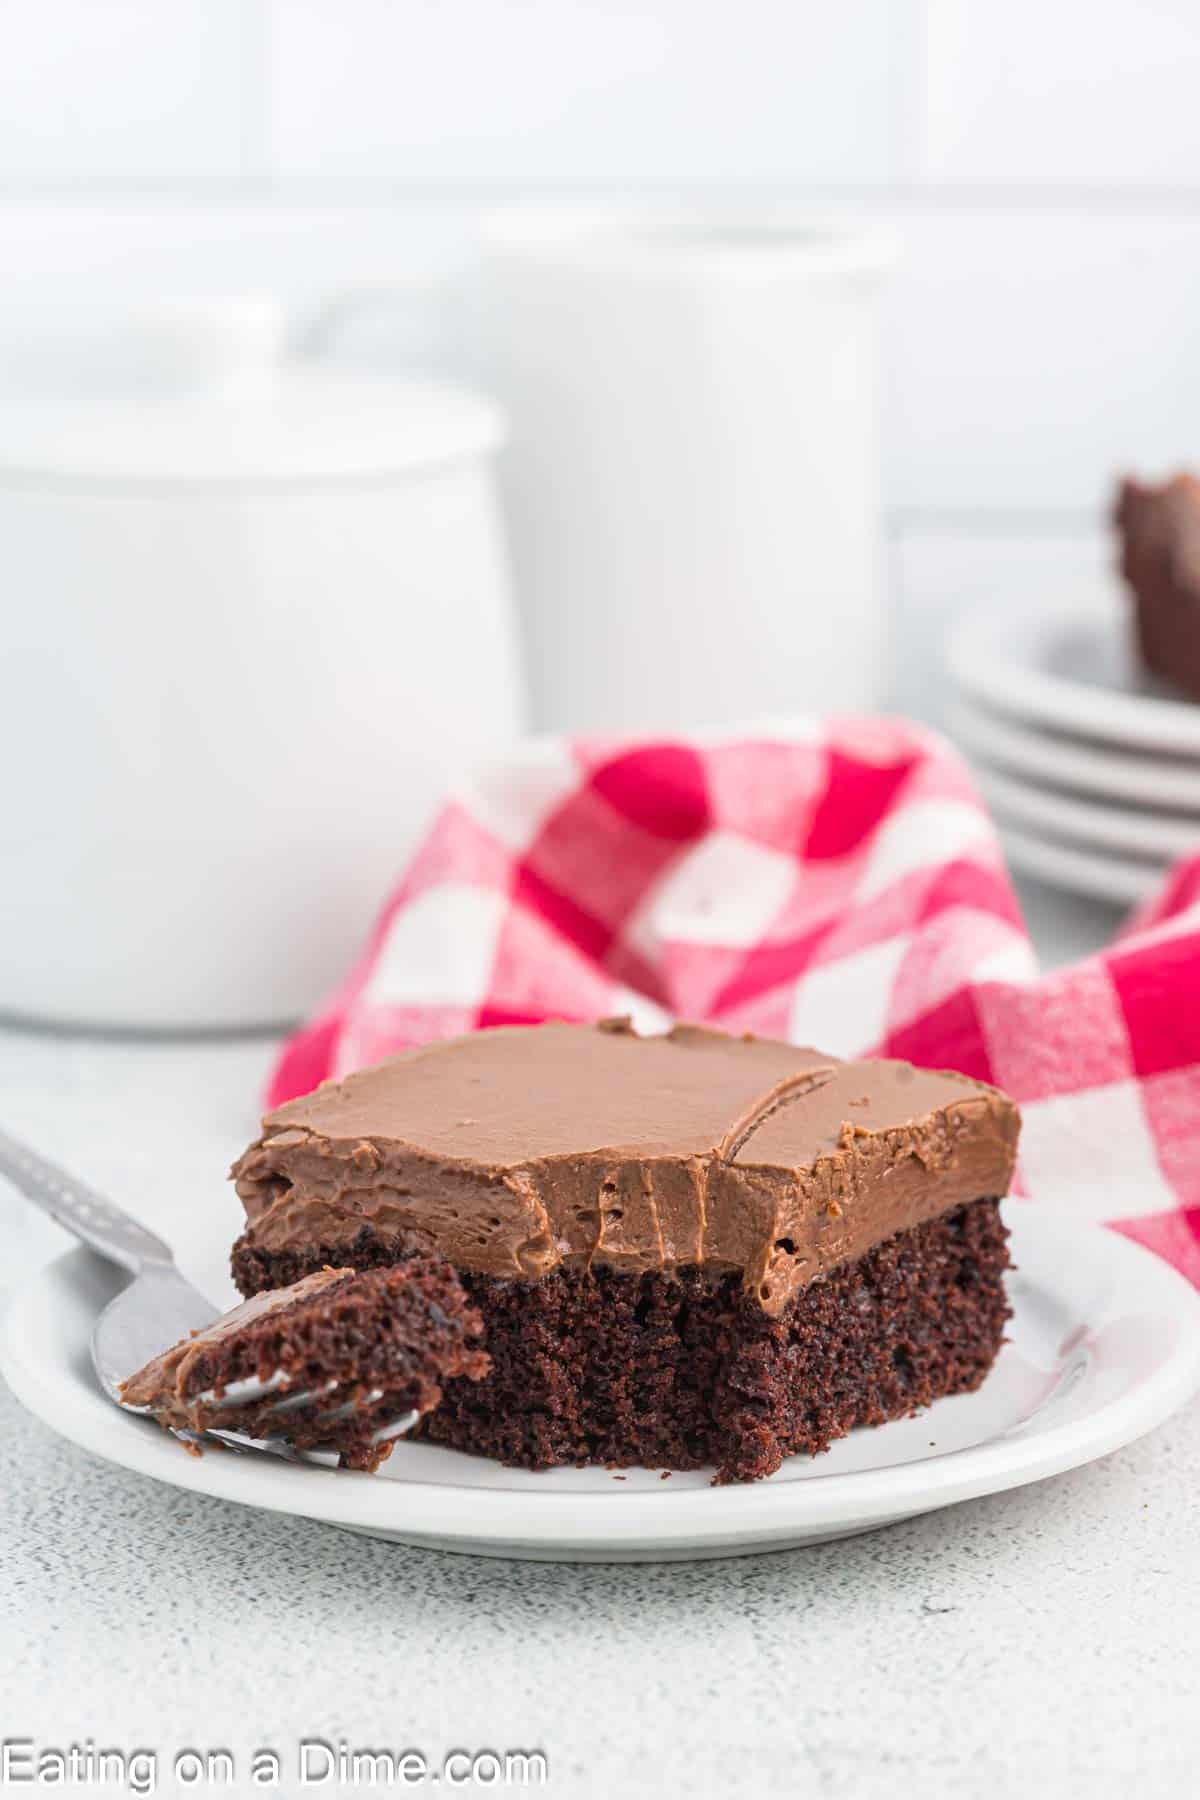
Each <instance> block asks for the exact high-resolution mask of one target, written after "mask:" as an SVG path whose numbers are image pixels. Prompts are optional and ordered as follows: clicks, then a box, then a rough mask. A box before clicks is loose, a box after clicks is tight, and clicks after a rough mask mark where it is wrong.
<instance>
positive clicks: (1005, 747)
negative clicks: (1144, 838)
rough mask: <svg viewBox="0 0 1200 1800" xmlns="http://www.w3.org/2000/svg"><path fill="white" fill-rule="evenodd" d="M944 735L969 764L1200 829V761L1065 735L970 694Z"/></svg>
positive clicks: (958, 701)
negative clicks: (1191, 820)
mask: <svg viewBox="0 0 1200 1800" xmlns="http://www.w3.org/2000/svg"><path fill="white" fill-rule="evenodd" d="M946 732H947V735H948V736H949V737H951V738H952V739H953V740H954V742H955V743H956V744H957V745H958V746H959V748H960V749H962V750H965V752H966V754H967V758H968V760H969V761H970V762H971V764H972V766H975V765H976V764H979V763H982V764H984V765H985V766H987V767H989V768H995V769H999V770H1000V771H1002V772H1003V773H1004V774H1006V775H1008V776H1009V777H1010V778H1012V777H1013V776H1019V777H1022V778H1023V779H1025V780H1026V781H1028V782H1031V783H1035V784H1037V785H1038V786H1039V787H1046V788H1053V789H1056V790H1060V791H1065V792H1069V793H1071V794H1072V795H1077V796H1078V797H1079V798H1080V799H1088V800H1090V801H1091V802H1092V803H1096V802H1099V801H1105V800H1107V801H1109V802H1115V803H1119V804H1121V805H1124V806H1138V807H1149V808H1150V809H1152V810H1153V811H1154V814H1155V817H1156V818H1162V819H1188V818H1194V819H1196V821H1197V825H1198V827H1200V761H1197V762H1196V763H1195V764H1194V765H1192V766H1191V767H1188V766H1186V765H1185V764H1184V763H1183V762H1181V759H1180V758H1179V757H1177V756H1169V755H1168V756H1163V755H1156V754H1155V753H1154V752H1153V751H1149V750H1145V751H1137V750H1122V749H1119V748H1118V747H1117V746H1115V745H1112V744H1096V743H1091V742H1088V743H1084V742H1082V741H1081V740H1080V739H1078V738H1064V737H1062V736H1060V735H1059V734H1057V733H1056V732H1054V731H1051V730H1047V729H1045V728H1044V727H1042V726H1041V725H1035V724H1033V723H1031V722H1030V721H1029V720H1027V719H1020V718H1017V717H1016V716H1015V715H1013V714H1011V713H1010V714H1005V715H1002V714H1000V713H998V712H996V711H995V710H994V708H992V707H991V706H988V705H986V704H984V703H983V702H981V701H977V702H974V703H972V702H971V701H970V700H968V698H967V696H966V695H965V694H959V695H957V696H956V697H955V699H954V700H953V701H952V703H951V705H950V708H949V712H948V716H947V721H946Z"/></svg>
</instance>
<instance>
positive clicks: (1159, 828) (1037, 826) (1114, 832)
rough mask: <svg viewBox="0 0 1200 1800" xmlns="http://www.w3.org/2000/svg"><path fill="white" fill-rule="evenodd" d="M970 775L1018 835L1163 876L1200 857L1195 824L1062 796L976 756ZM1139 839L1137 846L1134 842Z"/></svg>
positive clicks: (1142, 810)
mask: <svg viewBox="0 0 1200 1800" xmlns="http://www.w3.org/2000/svg"><path fill="white" fill-rule="evenodd" d="M974 774H975V780H976V782H977V783H978V786H979V788H980V791H981V792H982V794H983V797H984V799H985V800H986V801H987V803H988V806H989V807H990V808H991V810H992V811H993V812H994V813H996V814H998V815H999V817H1001V818H1007V819H1010V820H1012V822H1013V823H1014V824H1015V825H1018V826H1020V827H1021V828H1022V829H1023V830H1027V831H1035V832H1040V833H1043V834H1046V835H1048V836H1056V835H1057V834H1059V833H1061V835H1062V836H1063V837H1064V838H1066V839H1068V840H1069V841H1070V842H1071V843H1072V844H1075V845H1078V847H1079V848H1080V849H1083V850H1092V849H1097V850H1101V851H1111V852H1112V853H1113V854H1114V855H1116V856H1123V857H1134V858H1136V859H1137V860H1138V861H1140V862H1152V863H1154V862H1157V863H1161V865H1162V870H1163V873H1164V875H1165V874H1166V872H1167V870H1168V869H1169V868H1170V866H1171V864H1172V863H1175V862H1177V861H1180V860H1181V859H1182V858H1183V857H1186V856H1195V855H1196V854H1197V853H1198V852H1200V819H1196V820H1195V821H1189V820H1187V819H1180V818H1171V817H1170V816H1162V815H1159V814H1157V813H1153V812H1152V811H1151V810H1150V808H1148V807H1135V808H1130V807H1117V806H1113V805H1106V804H1105V803H1104V802H1103V801H1102V800H1097V799H1096V798H1095V797H1090V798H1084V797H1083V796H1081V795H1076V794H1064V793H1061V792H1060V791H1059V790H1058V789H1057V788H1052V787H1046V786H1043V785H1042V784H1040V783H1039V782H1036V781H1033V780H1031V779H1029V778H1028V777H1025V776H1019V775H1014V774H1012V773H1010V772H1009V771H1008V770H1006V769H998V768H997V767H996V766H995V764H994V763H991V762H989V761H987V760H986V759H985V758H984V757H982V756H980V755H976V757H975V762H974ZM1123 832H1124V833H1125V834H1126V835H1125V836H1124V838H1122V833H1123ZM1139 835H1140V836H1141V842H1137V841H1136V840H1137V839H1138V837H1139Z"/></svg>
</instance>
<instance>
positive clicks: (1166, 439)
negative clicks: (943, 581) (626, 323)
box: [0, 0, 1200, 533]
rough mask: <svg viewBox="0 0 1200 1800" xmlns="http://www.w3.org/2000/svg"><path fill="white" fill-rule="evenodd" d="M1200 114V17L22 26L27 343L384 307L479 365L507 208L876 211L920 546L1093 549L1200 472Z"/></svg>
mask: <svg viewBox="0 0 1200 1800" xmlns="http://www.w3.org/2000/svg"><path fill="white" fill-rule="evenodd" d="M1197 92H1200V6H1198V5H1197V3H1196V0H1144V3H1143V4H1142V5H1140V6H1137V7H1134V6H1132V5H1130V4H1129V3H1128V0H1056V3H1055V4H1052V5H1046V4H1045V3H1044V0H1039V3H1038V4H1037V5H1036V6H1035V4H1034V0H1007V4H1004V5H1001V4H1000V3H999V0H855V4H854V5H852V6H844V7H831V6H828V5H823V4H820V0H743V3H742V4H741V5H740V6H739V7H738V8H737V9H736V10H735V11H733V12H730V10H729V9H728V8H722V7H720V6H717V5H716V4H710V3H709V0H702V3H699V4H698V3H697V0H645V3H644V4H640V5H634V4H632V0H628V3H626V0H619V3H618V4H613V5H600V4H597V3H596V0H505V3H504V4H498V3H497V0H339V3H338V4H332V3H331V0H205V3H204V4H203V5H198V4H194V3H193V0H0V323H2V322H3V320H4V318H5V317H6V316H8V315H11V314H19V313H20V311H21V309H23V308H29V307H33V308H41V307H43V306H46V305H52V304H57V303H58V302H60V301H61V302H64V303H68V304H78V301H79V299H80V297H81V296H84V297H86V299H87V300H88V301H92V300H98V301H99V300H108V299H117V298H122V297H126V296H129V297H138V298H145V297H147V296H153V295H156V294H168V295H179V294H184V293H189V292H191V293H208V294H211V293H214V292H229V291H247V290H259V289H273V290H276V291H279V292H280V293H282V294H283V295H284V297H285V298H286V299H287V300H288V301H289V302H290V303H291V304H292V305H293V306H294V307H295V308H296V309H297V310H298V312H299V311H303V309H305V308H307V307H310V306H312V305H313V304H315V303H317V302H318V301H319V300H320V299H321V298H322V297H323V296H325V295H326V294H328V293H329V292H330V291H331V290H335V289H338V288H341V287H344V286H351V287H355V286H365V287H366V288H367V289H368V290H372V291H373V292H374V294H375V297H374V298H373V299H371V300H370V301H369V303H368V304H367V305H366V307H365V308H364V309H363V310H361V311H360V312H359V313H358V314H356V315H355V316H354V317H353V319H352V321H351V323H350V324H349V326H348V328H347V330H346V333H345V350H346V353H347V354H357V355H361V356H364V357H371V358H378V359H380V360H384V361H388V362H390V363H394V362H396V361H405V360H422V359H424V360H428V361H432V362H433V363H434V364H436V365H437V366H439V367H442V368H446V369H449V370H451V371H455V370H458V371H463V370H466V371H468V372H469V371H470V370H471V369H472V368H473V367H475V366H476V365H475V363H474V360H473V357H474V352H473V337H472V327H471V319H472V316H473V306H474V298H473V296H474V284H473V280H472V270H473V266H474V265H473V242H474V234H475V230H476V225H477V221H478V216H479V212H480V209H481V207H482V206H483V205H485V204H487V203H490V202H491V201H492V200H500V201H502V200H505V199H508V198H512V197H516V196H520V195H522V194H525V193H528V192H529V191H530V190H536V191H539V192H543V193H545V192H547V191H549V190H553V191H554V192H555V193H556V194H557V195H559V196H563V195H574V194H576V193H578V194H581V195H584V196H586V195H590V194H594V193H595V192H597V190H601V189H602V190H604V191H606V192H611V191H613V190H620V189H622V188H626V189H628V188H638V187H641V188H643V189H645V190H654V191H660V192H661V191H663V190H673V191H675V192H678V191H679V190H680V189H681V188H683V189H686V190H688V191H689V192H691V193H694V194H698V195H703V194H705V193H718V192H719V195H720V205H721V207H722V209H723V210H726V211H727V210H728V208H729V206H730V204H731V203H736V196H737V195H738V194H744V195H746V196H747V197H749V198H753V197H754V196H755V195H756V194H759V193H761V192H764V191H768V190H769V193H770V195H771V197H772V198H774V199H776V200H779V199H782V200H784V201H785V202H786V203H787V204H788V205H791V206H793V207H794V208H795V209H796V210H797V211H800V212H803V211H804V210H805V209H806V208H807V209H812V210H820V211H827V210H829V209H830V208H831V207H837V206H849V207H854V208H856V209H858V210H872V211H875V212H879V213H883V214H889V215H891V216H893V217H894V219H895V220H896V222H897V223H898V224H899V226H900V230H901V235H902V238H903V241H904V250H903V255H902V258H901V261H900V264H899V266H898V269H897V271H896V274H895V277H894V279H893V282H892V287H891V296H890V301H889V312H888V336H887V345H886V350H887V390H888V416H887V420H886V432H885V438H886V445H887V497H888V501H889V504H890V506H891V508H892V511H893V518H894V519H895V520H898V521H899V523H900V524H901V525H903V526H906V527H908V526H911V525H912V524H913V523H914V521H917V522H920V523H921V525H922V527H923V528H924V527H925V526H928V525H931V524H932V525H935V526H936V525H939V524H941V523H946V522H953V521H958V522H960V523H961V522H962V521H964V520H966V521H970V520H978V521H982V522H983V527H984V530H985V533H986V532H987V531H992V530H1002V529H1004V527H1005V521H1008V520H1012V519H1015V520H1016V521H1017V525H1018V527H1021V528H1023V526H1024V524H1025V523H1026V522H1032V524H1033V526H1034V528H1035V530H1040V531H1044V530H1045V529H1053V530H1058V529H1061V528H1062V525H1063V521H1064V520H1065V521H1066V522H1067V524H1068V525H1070V523H1071V521H1072V520H1075V519H1080V520H1084V519H1086V518H1087V517H1088V516H1089V515H1090V516H1092V517H1094V516H1096V512H1097V509H1098V508H1100V507H1102V506H1103V505H1104V504H1105V502H1106V499H1107V495H1108V492H1109V489H1110V486H1111V482H1112V479H1113V476H1114V474H1115V472H1116V471H1117V470H1118V469H1121V468H1125V467H1136V468H1142V469H1145V470H1147V471H1151V472H1153V471H1158V470H1163V469H1166V468H1169V467H1170V466H1172V465H1173V464H1176V463H1179V462H1183V461H1200V350H1197V348H1196V347H1195V336H1194V333H1193V331H1192V320H1193V319H1194V318H1195V317H1196V316H1197V312H1198V302H1200V106H1197V105H1195V104H1194V99H1193V97H1194V95H1195V94H1196V93H1197ZM731 196H733V197H734V199H733V201H732V202H731ZM426 277H435V278H437V279H438V280H439V281H440V282H441V283H442V285H441V286H440V287H436V286H435V287H434V288H431V289H429V290H428V291H426V290H424V289H422V288H421V287H420V284H421V283H422V282H424V281H425V279H426ZM414 281H415V282H416V283H417V287H415V288H412V289H411V290H410V291H409V293H408V294H407V296H406V297H404V298H402V299H397V298H395V297H393V296H390V295H388V294H387V293H386V292H385V290H386V289H387V288H388V285H389V284H391V283H395V282H400V283H402V284H404V283H409V284H411V283H413V282H414ZM1039 521H1040V522H1041V523H1040V524H1039Z"/></svg>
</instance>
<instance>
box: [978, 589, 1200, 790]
mask: <svg viewBox="0 0 1200 1800" xmlns="http://www.w3.org/2000/svg"><path fill="white" fill-rule="evenodd" d="M1015 619H1016V621H1018V622H1019V624H1020V626H1021V628H1022V629H1023V630H1025V631H1026V632H1028V631H1029V630H1030V629H1034V630H1036V631H1037V632H1039V633H1040V634H1041V635H1042V636H1043V637H1044V635H1045V634H1046V633H1048V632H1050V631H1053V630H1065V629H1067V628H1068V627H1070V626H1072V625H1074V626H1076V627H1080V626H1091V627H1093V628H1095V627H1100V628H1101V629H1104V630H1109V631H1111V630H1112V629H1113V627H1114V608H1113V604H1112V602H1111V601H1110V602H1109V603H1107V604H1104V605H1101V604H1099V603H1096V602H1094V603H1092V604H1090V605H1082V604H1080V603H1079V602H1075V603H1073V604H1071V605H1065V604H1060V605H1059V606H1058V607H1056V608H1054V607H1052V608H1049V609H1042V610H1039V611H1037V612H1034V611H1032V610H1030V609H1020V610H1019V611H1018V612H1017V613H1016V614H1015ZM1013 623H1014V614H1012V613H1007V614H1006V615H1005V616H1004V618H1003V620H1002V621H1001V620H1000V619H998V618H997V616H996V614H995V613H991V612H987V613H981V612H979V611H977V610H973V611H972V612H970V613H968V614H967V615H966V617H965V618H962V619H959V620H958V622H957V624H956V625H955V626H954V627H953V628H952V630H951V632H950V634H949V637H948V638H947V641H946V653H945V662H946V668H947V671H948V672H949V674H950V676H951V677H952V679H953V680H954V682H955V683H956V685H957V686H958V688H959V689H960V690H961V691H962V692H964V693H967V694H970V695H972V696H974V697H975V698H976V699H978V700H982V701H983V702H984V703H985V704H986V705H988V706H990V707H992V708H993V709H994V710H995V711H996V712H999V713H1001V714H1002V715H1003V716H1004V717H1005V718H1013V717H1016V718H1024V719H1035V720H1037V721H1039V722H1040V723H1042V724H1044V725H1047V726H1049V727H1050V728H1051V729H1053V730H1056V731H1058V732H1059V733H1060V735H1065V736H1079V737H1088V738H1094V739H1098V740H1099V741H1100V742H1101V743H1106V744H1125V745H1128V746H1132V747H1133V748H1136V749H1139V750H1159V751H1164V750H1165V751H1175V752H1177V753H1181V754H1183V755H1185V756H1190V757H1200V704H1192V703H1191V702H1189V701H1187V700H1171V699H1160V698H1159V697H1158V696H1157V695H1154V694H1126V693H1121V692H1119V691H1117V690H1115V689H1111V688H1097V687H1090V686H1088V685H1087V684H1086V683H1084V682H1077V681H1070V680H1068V679H1067V678H1066V677H1065V676H1062V675H1055V674H1052V673H1051V672H1050V671H1049V670H1046V669H1044V668H1041V667H1039V666H1038V665H1037V664H1036V663H1035V662H1032V661H1022V660H1021V657H1020V655H1019V653H1014V650H1013V648H1012V627H1013ZM1014 677H1015V680H1014Z"/></svg>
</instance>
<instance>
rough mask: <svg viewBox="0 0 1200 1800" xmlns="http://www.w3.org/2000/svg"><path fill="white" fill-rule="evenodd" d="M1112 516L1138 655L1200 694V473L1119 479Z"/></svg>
mask: <svg viewBox="0 0 1200 1800" xmlns="http://www.w3.org/2000/svg"><path fill="white" fill-rule="evenodd" d="M1114 518H1115V522H1116V526H1117V530H1118V533H1119V534H1120V541H1121V573H1122V575H1123V576H1124V577H1125V580H1126V582H1127V583H1128V586H1129V589H1130V592H1131V594H1132V595H1133V602H1134V620H1135V629H1136V634H1137V644H1138V649H1139V651H1140V653H1141V658H1142V661H1143V663H1144V664H1145V666H1146V668H1147V669H1149V670H1150V672H1151V674H1153V675H1158V676H1160V677H1161V678H1162V680H1164V681H1170V682H1173V683H1174V685H1175V686H1176V687H1178V688H1182V689H1183V691H1184V692H1185V693H1187V694H1190V695H1191V697H1192V698H1193V699H1194V700H1200V480H1198V479H1197V478H1196V476H1194V475H1176V476H1175V478H1174V480H1173V481H1168V482H1166V483H1165V484H1164V485H1163V486H1162V487H1153V486H1149V485H1144V484H1143V483H1141V482H1138V481H1123V482H1122V483H1121V487H1120V490H1119V492H1118V495H1117V502H1116V507H1115V509H1114Z"/></svg>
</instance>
